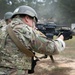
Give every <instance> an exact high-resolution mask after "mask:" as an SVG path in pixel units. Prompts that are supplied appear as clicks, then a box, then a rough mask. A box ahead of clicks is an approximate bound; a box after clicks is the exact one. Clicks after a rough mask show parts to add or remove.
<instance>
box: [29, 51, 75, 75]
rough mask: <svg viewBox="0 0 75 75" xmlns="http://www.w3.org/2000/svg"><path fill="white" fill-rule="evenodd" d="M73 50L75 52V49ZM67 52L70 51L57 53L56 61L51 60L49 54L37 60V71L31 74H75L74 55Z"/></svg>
mask: <svg viewBox="0 0 75 75" xmlns="http://www.w3.org/2000/svg"><path fill="white" fill-rule="evenodd" d="M72 51H73V52H72ZM72 51H71V52H72V53H75V51H74V50H72ZM66 53H68V55H69V53H70V51H65V52H64V53H63V54H60V55H55V56H54V59H55V63H52V62H51V60H50V57H49V56H48V57H47V58H46V59H41V60H40V61H37V63H36V66H35V72H34V73H33V74H30V75H75V59H74V57H73V58H72V57H70V58H69V57H67V56H66ZM38 56H40V55H38ZM69 56H70V55H69Z"/></svg>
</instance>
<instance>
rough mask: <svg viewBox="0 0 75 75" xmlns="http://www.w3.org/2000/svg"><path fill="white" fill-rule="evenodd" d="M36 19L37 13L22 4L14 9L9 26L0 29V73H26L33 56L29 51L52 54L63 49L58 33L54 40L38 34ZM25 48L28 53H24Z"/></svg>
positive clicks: (9, 74)
mask: <svg viewBox="0 0 75 75" xmlns="http://www.w3.org/2000/svg"><path fill="white" fill-rule="evenodd" d="M37 21H38V17H37V13H36V12H35V10H34V9H33V8H31V7H29V6H25V5H23V6H19V7H18V8H17V9H15V11H14V13H13V16H12V21H11V23H9V24H8V26H10V28H8V26H7V27H6V31H2V34H1V36H0V48H1V50H0V71H1V72H0V75H2V74H3V75H28V70H30V69H31V58H32V56H33V54H31V53H32V52H31V51H36V52H39V53H43V54H46V55H52V54H58V53H59V52H61V51H63V50H64V48H65V43H64V41H63V40H64V38H65V37H64V36H63V35H60V36H59V37H58V38H57V39H56V40H55V41H54V40H53V41H51V40H48V39H46V38H45V37H43V36H40V35H39V34H37V30H36V29H35V24H36V23H37ZM8 29H12V30H13V32H14V33H15V35H16V37H17V38H18V39H19V41H20V43H18V45H20V47H21V48H20V47H18V45H17V44H16V42H15V41H14V40H13V38H12V37H11V36H10V34H9V31H8ZM13 36H14V35H13ZM14 39H16V38H14ZM1 40H2V42H1ZM3 40H4V41H3ZM21 44H22V45H21ZM23 47H24V48H25V49H26V50H25V51H24V49H23ZM21 49H23V50H21ZM27 50H28V52H30V53H26V51H27ZM23 52H25V53H23Z"/></svg>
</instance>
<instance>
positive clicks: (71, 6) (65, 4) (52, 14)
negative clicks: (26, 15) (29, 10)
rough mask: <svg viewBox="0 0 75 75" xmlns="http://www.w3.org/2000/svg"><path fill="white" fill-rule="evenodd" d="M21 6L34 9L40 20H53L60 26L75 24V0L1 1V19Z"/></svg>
mask: <svg viewBox="0 0 75 75" xmlns="http://www.w3.org/2000/svg"><path fill="white" fill-rule="evenodd" d="M20 5H29V6H31V7H33V8H34V9H35V10H36V11H37V13H38V18H39V19H41V18H44V19H48V20H49V19H50V18H53V19H54V21H55V22H57V23H58V24H64V25H71V23H74V22H75V0H0V18H1V19H2V18H3V17H4V14H5V12H8V11H12V12H13V11H14V9H15V8H16V7H18V6H20Z"/></svg>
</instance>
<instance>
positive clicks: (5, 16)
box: [4, 12, 13, 20]
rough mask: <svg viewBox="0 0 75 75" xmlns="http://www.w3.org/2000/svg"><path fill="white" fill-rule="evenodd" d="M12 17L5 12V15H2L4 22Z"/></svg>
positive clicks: (9, 13) (10, 13)
mask: <svg viewBox="0 0 75 75" xmlns="http://www.w3.org/2000/svg"><path fill="white" fill-rule="evenodd" d="M12 15H13V13H12V12H6V13H5V14H4V20H7V19H11V17H12Z"/></svg>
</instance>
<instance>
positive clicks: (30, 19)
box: [26, 16, 35, 29]
mask: <svg viewBox="0 0 75 75" xmlns="http://www.w3.org/2000/svg"><path fill="white" fill-rule="evenodd" d="M26 22H27V25H29V26H30V27H32V28H34V29H35V21H34V19H33V18H31V17H29V16H27V17H26Z"/></svg>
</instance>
